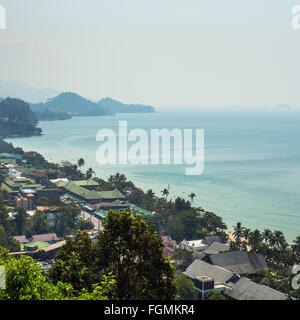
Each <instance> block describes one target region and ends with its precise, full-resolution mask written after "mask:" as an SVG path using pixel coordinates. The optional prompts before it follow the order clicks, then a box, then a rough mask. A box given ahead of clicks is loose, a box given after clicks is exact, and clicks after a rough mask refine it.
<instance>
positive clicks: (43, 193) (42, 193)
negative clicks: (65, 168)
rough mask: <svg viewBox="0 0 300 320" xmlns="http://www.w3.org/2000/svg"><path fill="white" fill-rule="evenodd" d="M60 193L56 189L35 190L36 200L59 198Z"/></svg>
mask: <svg viewBox="0 0 300 320" xmlns="http://www.w3.org/2000/svg"><path fill="white" fill-rule="evenodd" d="M59 195H60V192H59V190H58V189H57V188H56V189H53V188H51V189H48V188H47V189H38V190H36V199H37V200H38V199H40V198H48V199H54V198H59Z"/></svg>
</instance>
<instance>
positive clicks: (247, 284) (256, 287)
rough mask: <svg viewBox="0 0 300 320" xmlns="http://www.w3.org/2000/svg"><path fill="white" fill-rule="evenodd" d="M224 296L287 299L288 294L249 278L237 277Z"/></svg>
mask: <svg viewBox="0 0 300 320" xmlns="http://www.w3.org/2000/svg"><path fill="white" fill-rule="evenodd" d="M224 294H225V296H227V297H228V298H229V299H232V300H288V295H287V294H285V293H282V292H279V291H277V290H274V289H272V288H270V287H267V286H264V285H261V284H258V283H255V282H253V281H251V280H249V279H246V278H241V279H239V280H238V281H237V282H236V283H235V284H234V285H233V286H232V288H231V289H230V290H228V291H226V292H225V293H224Z"/></svg>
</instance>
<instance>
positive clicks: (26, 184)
mask: <svg viewBox="0 0 300 320" xmlns="http://www.w3.org/2000/svg"><path fill="white" fill-rule="evenodd" d="M41 188H42V186H41V185H40V184H36V183H35V181H33V180H32V179H30V178H24V177H20V178H8V177H6V178H5V180H4V181H3V183H2V184H1V190H3V191H6V192H7V193H8V194H9V197H10V200H12V201H13V200H14V198H15V197H17V196H18V195H19V192H20V190H21V189H31V190H36V189H41Z"/></svg>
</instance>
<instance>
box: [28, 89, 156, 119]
mask: <svg viewBox="0 0 300 320" xmlns="http://www.w3.org/2000/svg"><path fill="white" fill-rule="evenodd" d="M31 109H32V110H33V111H35V112H43V111H46V110H48V111H52V112H64V113H66V114H68V115H72V116H106V115H114V114H116V113H153V112H155V110H154V108H153V107H150V106H144V105H140V104H123V103H121V102H119V101H116V100H113V99H111V98H105V99H102V100H100V101H98V102H92V101H90V100H88V99H86V98H83V97H81V96H79V95H78V94H76V93H73V92H64V93H60V94H59V95H58V96H57V97H55V98H51V99H49V100H48V101H47V102H45V103H36V104H31Z"/></svg>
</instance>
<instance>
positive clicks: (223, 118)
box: [5, 108, 300, 242]
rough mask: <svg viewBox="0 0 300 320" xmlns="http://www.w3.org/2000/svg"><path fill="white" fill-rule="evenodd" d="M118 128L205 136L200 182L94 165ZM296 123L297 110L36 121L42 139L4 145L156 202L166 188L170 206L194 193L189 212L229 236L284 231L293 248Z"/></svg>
mask: <svg viewBox="0 0 300 320" xmlns="http://www.w3.org/2000/svg"><path fill="white" fill-rule="evenodd" d="M182 110H184V108H183V109H182ZM121 120H123V121H124V120H126V121H127V123H128V131H130V130H131V129H133V128H142V129H144V130H146V131H147V132H150V130H151V129H156V128H157V129H162V128H167V129H173V128H178V129H181V130H183V129H194V130H195V129H204V130H205V164H204V172H203V174H202V175H199V176H187V175H185V167H186V165H185V164H183V165H174V164H171V165H162V164H160V165H151V164H149V165H105V166H101V165H99V164H98V163H97V161H96V151H97V149H98V147H99V146H100V142H97V141H96V134H97V132H98V131H99V130H100V129H104V128H109V129H113V130H114V131H115V132H116V133H118V124H119V121H121ZM299 120H300V112H299V111H297V110H275V109H274V110H259V111H258V110H255V111H249V110H247V111H242V110H234V111H233V110H230V111H228V110H218V111H216V110H215V111H205V110H202V111H201V110H198V111H197V112H189V113H185V112H183V111H181V112H180V111H176V112H170V111H169V112H168V111H161V112H159V113H153V114H118V115H116V116H106V117H73V118H72V119H70V120H60V121H41V122H40V123H39V127H41V128H42V130H43V135H42V136H34V137H26V138H13V139H5V140H6V141H8V142H12V143H13V144H14V146H17V147H22V148H23V149H24V150H25V151H37V152H40V153H41V154H42V155H44V157H45V158H46V159H47V160H48V161H51V162H60V161H64V160H67V161H70V162H73V163H75V162H76V161H77V160H78V159H79V158H81V157H82V158H84V159H85V161H86V165H85V167H84V169H87V168H89V167H92V168H93V169H94V171H95V172H96V175H97V176H98V177H100V178H102V179H106V178H107V177H108V176H109V175H111V174H115V173H116V172H120V173H124V174H125V175H126V176H127V178H128V179H129V180H132V181H133V182H134V183H135V184H136V185H137V186H138V187H141V188H142V189H144V190H147V189H152V190H153V191H154V192H155V193H156V194H157V195H161V190H163V189H164V188H166V187H168V186H169V188H170V197H171V198H173V199H174V198H175V197H177V196H180V197H183V198H185V199H188V195H189V194H190V193H191V192H194V193H195V194H196V198H195V199H194V205H196V206H201V207H202V208H204V209H205V210H207V211H213V212H214V213H216V214H217V215H219V216H221V217H222V218H223V220H224V222H225V223H226V224H227V226H228V229H229V230H232V229H233V228H232V227H233V225H235V224H236V222H238V221H239V222H241V223H242V225H243V226H245V227H248V228H252V229H255V228H257V229H259V230H263V229H271V230H281V231H283V232H284V234H285V236H286V238H287V240H288V241H289V242H291V241H292V240H293V239H295V237H296V236H298V235H300V212H299V211H300V210H299V209H300V161H299V160H300V148H299V146H300V143H299V135H300V126H299ZM173 147H174V146H172V148H173ZM172 150H173V149H172Z"/></svg>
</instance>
